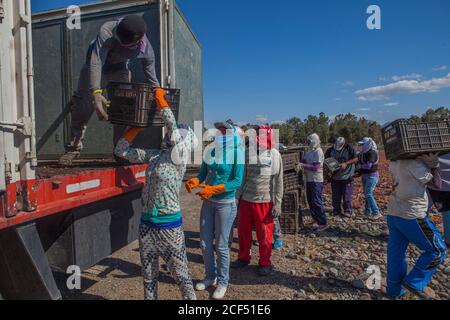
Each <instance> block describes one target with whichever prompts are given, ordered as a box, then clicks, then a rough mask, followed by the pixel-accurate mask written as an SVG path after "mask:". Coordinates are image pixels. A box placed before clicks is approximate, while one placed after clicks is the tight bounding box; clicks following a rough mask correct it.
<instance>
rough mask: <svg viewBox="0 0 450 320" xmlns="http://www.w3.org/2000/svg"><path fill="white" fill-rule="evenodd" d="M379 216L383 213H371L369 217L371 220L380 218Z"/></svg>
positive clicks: (381, 216)
mask: <svg viewBox="0 0 450 320" xmlns="http://www.w3.org/2000/svg"><path fill="white" fill-rule="evenodd" d="M381 218H383V215H382V214H381V213H378V214H373V215H371V217H370V219H372V220H373V221H377V220H380V219H381Z"/></svg>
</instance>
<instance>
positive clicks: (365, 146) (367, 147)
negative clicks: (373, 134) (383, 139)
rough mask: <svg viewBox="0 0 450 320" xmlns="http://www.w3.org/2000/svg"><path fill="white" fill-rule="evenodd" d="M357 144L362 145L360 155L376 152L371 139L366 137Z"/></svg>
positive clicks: (376, 147)
mask: <svg viewBox="0 0 450 320" xmlns="http://www.w3.org/2000/svg"><path fill="white" fill-rule="evenodd" d="M359 144H360V145H362V150H361V152H362V153H367V152H369V151H371V150H373V151H378V146H377V144H376V142H375V141H373V139H372V138H368V137H366V138H364V139H363V140H362V141H360V142H359Z"/></svg>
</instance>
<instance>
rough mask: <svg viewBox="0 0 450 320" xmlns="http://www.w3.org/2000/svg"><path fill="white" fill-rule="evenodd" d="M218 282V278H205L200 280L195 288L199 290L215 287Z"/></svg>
mask: <svg viewBox="0 0 450 320" xmlns="http://www.w3.org/2000/svg"><path fill="white" fill-rule="evenodd" d="M216 284H217V280H209V279H205V280H203V281H200V282H199V283H197V284H196V285H195V290H197V291H205V290H206V289H208V288H210V287H213V286H215V285H216Z"/></svg>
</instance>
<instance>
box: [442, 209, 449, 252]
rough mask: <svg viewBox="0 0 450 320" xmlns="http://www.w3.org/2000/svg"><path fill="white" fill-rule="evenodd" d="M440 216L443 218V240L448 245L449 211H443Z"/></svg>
mask: <svg viewBox="0 0 450 320" xmlns="http://www.w3.org/2000/svg"><path fill="white" fill-rule="evenodd" d="M442 218H443V219H444V238H445V242H446V243H447V244H448V245H450V211H447V212H443V213H442Z"/></svg>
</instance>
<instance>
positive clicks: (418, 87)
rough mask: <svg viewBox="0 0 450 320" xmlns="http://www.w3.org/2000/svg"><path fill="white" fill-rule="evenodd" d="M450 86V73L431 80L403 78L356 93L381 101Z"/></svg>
mask: <svg viewBox="0 0 450 320" xmlns="http://www.w3.org/2000/svg"><path fill="white" fill-rule="evenodd" d="M448 87H450V73H449V74H448V75H447V76H445V77H443V78H433V79H431V80H424V81H417V80H402V81H397V82H394V83H391V84H388V85H384V86H377V87H371V88H366V89H362V90H358V91H356V92H355V94H356V95H357V96H358V100H360V101H379V100H384V99H388V98H389V97H393V96H396V95H399V94H405V93H419V92H438V91H439V90H440V89H443V88H448Z"/></svg>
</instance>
